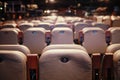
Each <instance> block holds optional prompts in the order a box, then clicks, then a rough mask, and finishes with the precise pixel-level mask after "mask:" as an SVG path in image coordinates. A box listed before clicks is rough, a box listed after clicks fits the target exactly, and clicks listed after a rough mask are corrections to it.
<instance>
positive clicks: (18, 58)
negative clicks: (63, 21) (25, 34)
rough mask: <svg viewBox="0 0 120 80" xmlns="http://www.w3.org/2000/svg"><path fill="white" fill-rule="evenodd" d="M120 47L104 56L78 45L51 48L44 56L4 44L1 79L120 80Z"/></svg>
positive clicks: (0, 57)
mask: <svg viewBox="0 0 120 80" xmlns="http://www.w3.org/2000/svg"><path fill="white" fill-rule="evenodd" d="M119 56H120V44H113V45H110V46H109V47H108V48H107V52H106V53H105V54H104V55H100V54H99V53H97V54H92V55H91V56H90V55H88V52H87V51H86V49H85V48H84V47H83V46H80V45H76V44H58V45H56V44H55V45H49V46H47V47H45V48H44V49H43V52H42V55H41V56H40V57H39V56H38V55H37V54H31V53H30V50H29V49H28V48H27V47H26V46H23V45H0V80H83V79H86V80H101V79H102V80H119V79H120V77H119V75H120V71H119V67H120V66H119V63H120V62H119V61H120V57H119Z"/></svg>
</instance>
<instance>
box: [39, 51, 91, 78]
mask: <svg viewBox="0 0 120 80" xmlns="http://www.w3.org/2000/svg"><path fill="white" fill-rule="evenodd" d="M84 79H85V80H92V62H91V58H90V57H89V55H88V53H87V52H85V51H83V50H76V49H52V50H48V51H45V52H44V53H42V55H41V57H40V59H39V80H84Z"/></svg>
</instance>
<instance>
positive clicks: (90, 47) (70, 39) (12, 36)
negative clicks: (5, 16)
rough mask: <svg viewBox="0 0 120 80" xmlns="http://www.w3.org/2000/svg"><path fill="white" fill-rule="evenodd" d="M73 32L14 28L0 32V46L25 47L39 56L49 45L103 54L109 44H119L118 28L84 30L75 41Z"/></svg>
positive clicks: (65, 29)
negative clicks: (81, 47)
mask: <svg viewBox="0 0 120 80" xmlns="http://www.w3.org/2000/svg"><path fill="white" fill-rule="evenodd" d="M73 34H74V32H73V31H72V29H70V28H67V27H62V28H54V29H53V30H52V31H46V30H45V29H44V28H29V29H27V30H26V31H24V32H21V31H20V30H19V29H16V28H4V29H1V30H0V44H22V45H25V46H27V47H28V48H29V49H30V50H31V53H37V54H41V51H42V50H43V48H44V47H45V46H47V45H49V44H74V42H75V43H78V44H80V45H82V46H83V47H85V48H86V49H87V51H88V53H89V54H92V53H97V52H100V53H104V52H105V50H106V48H107V46H108V45H110V44H115V43H120V37H119V36H120V27H111V28H109V29H108V31H104V30H102V29H101V28H98V27H94V28H90V27H88V28H84V29H82V30H81V31H80V32H79V33H78V34H79V35H78V38H77V40H76V39H75V38H74V35H73Z"/></svg>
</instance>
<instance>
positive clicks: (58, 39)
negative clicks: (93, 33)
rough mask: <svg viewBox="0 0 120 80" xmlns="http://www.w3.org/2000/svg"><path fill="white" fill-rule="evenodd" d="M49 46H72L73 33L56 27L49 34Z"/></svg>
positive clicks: (67, 29) (70, 30)
mask: <svg viewBox="0 0 120 80" xmlns="http://www.w3.org/2000/svg"><path fill="white" fill-rule="evenodd" d="M51 34H52V37H51V44H73V43H74V42H73V31H72V29H70V28H67V27H59V28H58V27H57V28H54V29H53V30H52V32H51Z"/></svg>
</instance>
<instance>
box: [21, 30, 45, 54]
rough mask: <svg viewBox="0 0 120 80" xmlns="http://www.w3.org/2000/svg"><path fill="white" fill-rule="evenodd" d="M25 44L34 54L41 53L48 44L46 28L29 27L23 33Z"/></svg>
mask: <svg viewBox="0 0 120 80" xmlns="http://www.w3.org/2000/svg"><path fill="white" fill-rule="evenodd" d="M23 45H25V46H27V47H28V48H29V49H30V51H31V53H32V54H41V51H42V49H43V48H44V47H45V46H46V43H45V29H44V28H29V29H27V30H26V31H25V32H24V33H23Z"/></svg>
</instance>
